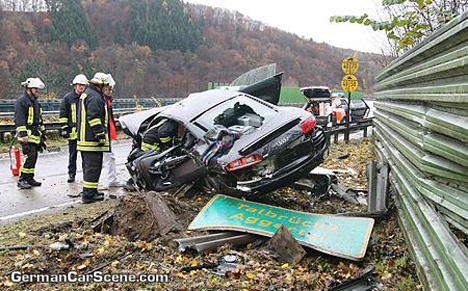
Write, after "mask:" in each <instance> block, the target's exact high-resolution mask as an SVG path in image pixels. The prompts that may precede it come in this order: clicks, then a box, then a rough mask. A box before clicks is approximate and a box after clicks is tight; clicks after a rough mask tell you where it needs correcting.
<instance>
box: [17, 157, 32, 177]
mask: <svg viewBox="0 0 468 291" xmlns="http://www.w3.org/2000/svg"><path fill="white" fill-rule="evenodd" d="M27 159H28V155H23V161H22V162H21V167H20V170H19V171H20V172H21V173H25V174H34V168H25V167H24V163H26V160H27Z"/></svg>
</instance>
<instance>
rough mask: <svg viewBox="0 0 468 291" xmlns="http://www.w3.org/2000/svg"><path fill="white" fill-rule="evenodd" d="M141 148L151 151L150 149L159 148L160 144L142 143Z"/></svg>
mask: <svg viewBox="0 0 468 291" xmlns="http://www.w3.org/2000/svg"><path fill="white" fill-rule="evenodd" d="M141 150H142V151H149V150H155V151H157V150H159V146H158V145H157V144H150V143H146V142H142V143H141Z"/></svg>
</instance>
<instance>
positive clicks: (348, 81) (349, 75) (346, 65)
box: [341, 54, 359, 143]
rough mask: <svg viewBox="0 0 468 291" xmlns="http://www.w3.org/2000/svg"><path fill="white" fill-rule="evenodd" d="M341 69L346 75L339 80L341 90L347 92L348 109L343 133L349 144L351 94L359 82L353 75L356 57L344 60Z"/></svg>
mask: <svg viewBox="0 0 468 291" xmlns="http://www.w3.org/2000/svg"><path fill="white" fill-rule="evenodd" d="M341 68H342V69H343V72H344V73H345V74H346V75H345V76H344V77H343V79H342V80H341V88H342V89H343V90H344V91H346V92H348V108H347V109H346V133H345V142H346V143H348V142H349V123H350V121H351V109H350V108H351V92H354V91H356V90H357V88H358V85H359V82H358V79H357V78H356V77H355V76H354V75H353V74H355V73H356V72H357V70H358V68H359V63H358V60H357V56H356V54H355V57H351V58H346V59H344V60H343V62H342V63H341Z"/></svg>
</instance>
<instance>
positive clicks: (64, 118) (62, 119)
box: [59, 117, 68, 123]
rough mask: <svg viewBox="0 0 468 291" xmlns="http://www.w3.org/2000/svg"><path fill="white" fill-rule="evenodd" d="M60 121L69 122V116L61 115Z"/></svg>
mask: <svg viewBox="0 0 468 291" xmlns="http://www.w3.org/2000/svg"><path fill="white" fill-rule="evenodd" d="M59 122H60V123H68V117H60V119H59Z"/></svg>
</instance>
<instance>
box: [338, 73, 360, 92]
mask: <svg viewBox="0 0 468 291" xmlns="http://www.w3.org/2000/svg"><path fill="white" fill-rule="evenodd" d="M358 85H359V82H358V79H357V78H356V77H355V76H353V75H346V76H344V77H343V80H341V88H342V89H343V90H344V91H347V92H354V91H356V90H357V88H358Z"/></svg>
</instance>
